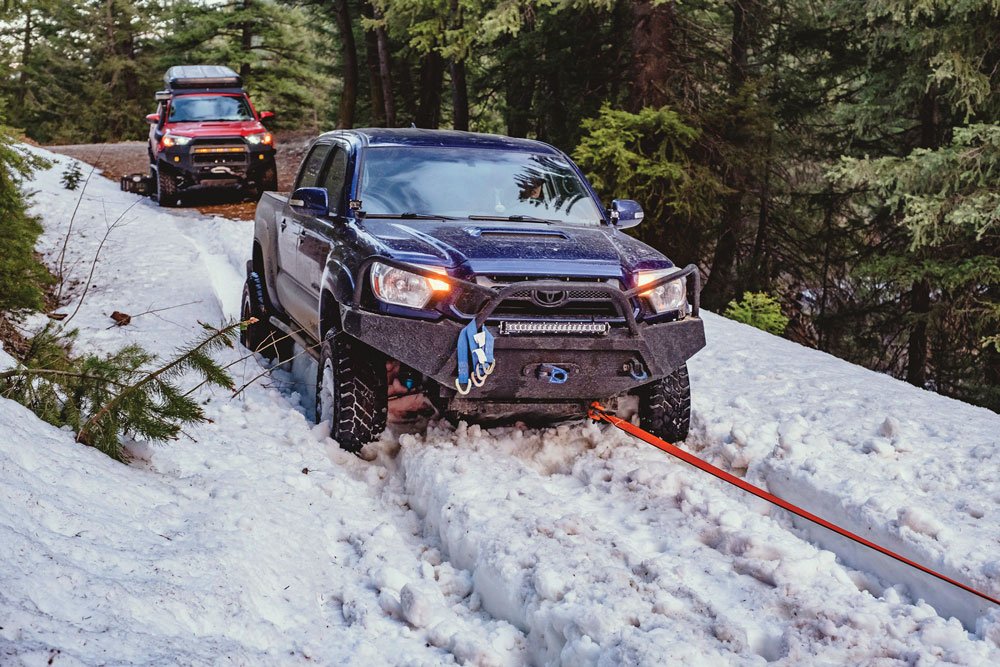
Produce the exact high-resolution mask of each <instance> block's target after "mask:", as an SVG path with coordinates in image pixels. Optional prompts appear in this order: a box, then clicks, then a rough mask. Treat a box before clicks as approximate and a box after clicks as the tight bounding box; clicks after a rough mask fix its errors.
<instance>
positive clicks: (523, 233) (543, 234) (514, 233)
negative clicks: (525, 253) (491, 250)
mask: <svg viewBox="0 0 1000 667" xmlns="http://www.w3.org/2000/svg"><path fill="white" fill-rule="evenodd" d="M466 231H467V232H468V233H469V236H475V237H478V238H484V239H562V240H566V239H568V238H569V237H568V236H566V234H564V233H562V232H559V231H554V230H548V229H538V230H535V229H480V228H479V227H470V228H469V229H467V230H466Z"/></svg>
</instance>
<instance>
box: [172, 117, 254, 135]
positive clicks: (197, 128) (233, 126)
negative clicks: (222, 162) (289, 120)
mask: <svg viewBox="0 0 1000 667" xmlns="http://www.w3.org/2000/svg"><path fill="white" fill-rule="evenodd" d="M164 129H165V130H167V131H168V132H172V133H174V134H180V135H183V136H185V137H194V138H196V139H197V138H202V137H245V136H247V135H248V134H258V133H260V132H266V131H267V128H265V127H264V126H263V125H261V124H260V122H258V121H256V120H217V121H198V122H193V123H167V125H166V126H165V128H164Z"/></svg>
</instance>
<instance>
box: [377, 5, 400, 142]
mask: <svg viewBox="0 0 1000 667" xmlns="http://www.w3.org/2000/svg"><path fill="white" fill-rule="evenodd" d="M375 18H378V19H381V18H382V14H381V12H379V10H378V9H376V10H375ZM375 38H376V40H377V41H378V66H379V74H380V76H381V77H382V100H383V102H384V104H385V124H386V127H396V97H395V95H394V94H393V91H392V61H391V60H389V54H390V51H389V36H388V35H386V34H385V28H383V27H381V26H379V27H378V28H375Z"/></svg>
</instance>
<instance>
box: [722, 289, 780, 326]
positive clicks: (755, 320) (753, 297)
mask: <svg viewBox="0 0 1000 667" xmlns="http://www.w3.org/2000/svg"><path fill="white" fill-rule="evenodd" d="M723 315H725V316H726V317H728V318H729V319H731V320H736V321H737V322H742V323H743V324H749V325H750V326H752V327H756V328H758V329H760V330H762V331H766V332H768V333H770V334H774V335H776V336H780V335H781V334H783V333H784V332H785V327H787V326H788V318H787V317H785V316H784V315H782V314H781V305H780V304H779V303H778V301H777V299H775V298H774V297H772V296H770V295H769V294H765V293H764V292H744V293H743V298H742V299H740V301H738V302H737V301H730V302H729V305H728V306H727V307H726V312H725V313H723Z"/></svg>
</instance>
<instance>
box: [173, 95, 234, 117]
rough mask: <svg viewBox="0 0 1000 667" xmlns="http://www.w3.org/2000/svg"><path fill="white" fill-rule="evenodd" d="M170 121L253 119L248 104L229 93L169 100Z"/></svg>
mask: <svg viewBox="0 0 1000 667" xmlns="http://www.w3.org/2000/svg"><path fill="white" fill-rule="evenodd" d="M169 120H170V122H171V123H188V122H194V121H207V120H253V112H252V111H250V105H249V104H247V101H246V99H244V98H242V97H233V96H231V95H185V96H183V97H175V98H174V99H173V100H171V102H170V116H169Z"/></svg>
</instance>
